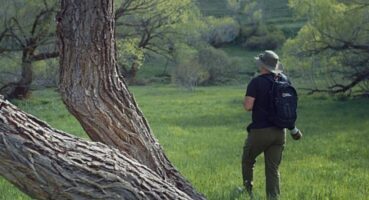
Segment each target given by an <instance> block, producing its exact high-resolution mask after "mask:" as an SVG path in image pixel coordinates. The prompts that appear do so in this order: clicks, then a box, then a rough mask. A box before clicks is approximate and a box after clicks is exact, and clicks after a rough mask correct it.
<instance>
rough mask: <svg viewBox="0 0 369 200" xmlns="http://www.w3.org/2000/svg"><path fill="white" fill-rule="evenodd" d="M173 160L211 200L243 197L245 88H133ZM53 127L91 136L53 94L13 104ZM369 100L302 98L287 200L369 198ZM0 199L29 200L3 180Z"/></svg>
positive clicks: (260, 186)
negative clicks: (299, 131) (240, 189)
mask: <svg viewBox="0 0 369 200" xmlns="http://www.w3.org/2000/svg"><path fill="white" fill-rule="evenodd" d="M246 83H247V80H246V81H245V84H246ZM131 89H132V91H133V93H134V94H135V96H136V99H137V101H138V103H139V105H140V107H141V109H142V110H143V111H144V113H145V116H146V117H147V118H148V120H149V122H150V124H151V127H152V128H153V130H154V133H155V135H156V136H157V137H158V138H159V141H160V143H161V144H162V146H163V147H164V149H165V151H166V153H167V154H168V156H169V158H170V160H171V161H172V162H173V163H174V164H175V165H176V166H177V167H178V169H179V170H180V171H181V172H182V173H183V174H184V175H185V176H186V177H187V178H188V179H189V180H190V181H191V182H192V183H193V184H194V185H195V187H196V188H197V189H198V190H199V191H200V192H202V193H204V194H205V195H206V196H207V197H208V199H210V200H228V199H246V197H245V195H241V196H239V195H238V193H237V192H236V191H237V187H239V186H241V169H240V159H241V153H242V146H243V143H244V140H245V137H246V133H245V126H246V124H247V123H248V122H249V120H250V114H249V113H245V112H244V111H243V109H242V105H241V103H242V99H243V95H244V86H223V87H206V88H197V89H196V90H195V91H193V92H187V91H184V90H181V89H178V88H176V87H173V86H162V85H159V86H145V87H132V88H131ZM14 103H15V104H16V105H18V106H19V107H20V108H22V109H24V110H25V111H27V112H29V113H31V114H34V115H36V116H37V117H39V118H41V119H43V120H46V121H47V122H48V123H49V124H51V125H52V126H54V127H56V128H58V129H62V130H64V131H67V132H70V133H72V134H75V135H78V136H81V137H86V135H85V133H84V131H83V130H82V129H81V127H80V126H79V124H78V123H77V122H76V120H75V119H74V118H73V117H72V116H71V115H70V114H69V113H68V112H67V111H66V109H65V107H64V105H63V104H62V103H61V101H60V97H59V96H58V94H57V93H56V92H54V91H53V90H51V89H49V90H39V91H34V92H33V97H32V98H31V99H29V100H26V101H15V102H14ZM368 110H369V104H368V99H350V100H347V101H339V100H334V99H332V98H327V97H324V96H316V97H312V96H304V95H302V96H301V100H300V106H299V114H300V117H299V120H298V126H299V127H300V128H301V129H302V130H303V131H304V138H303V139H302V140H301V141H298V142H296V141H292V139H291V138H290V137H289V136H288V137H287V146H286V149H285V151H284V159H283V161H282V165H281V169H280V171H281V181H282V183H281V190H282V199H287V200H290V199H291V200H294V199H296V200H302V199H307V200H311V199H317V200H320V199H322V200H323V199H324V200H325V199H334V200H340V199H342V200H347V199H355V200H361V199H363V200H364V199H369V181H368V180H369V170H368V165H369V160H368V158H369V148H368V146H367V141H368V136H369V130H368V127H369V114H368V112H367V111H368ZM255 190H256V194H257V197H258V198H257V199H265V195H264V167H263V157H262V156H261V157H259V159H258V162H257V166H256V172H255ZM0 199H1V200H17V199H22V200H23V199H29V198H28V197H27V196H26V195H24V194H22V193H21V192H19V191H18V190H17V189H16V188H15V187H13V186H12V185H11V184H9V183H8V182H7V181H5V180H3V179H0Z"/></svg>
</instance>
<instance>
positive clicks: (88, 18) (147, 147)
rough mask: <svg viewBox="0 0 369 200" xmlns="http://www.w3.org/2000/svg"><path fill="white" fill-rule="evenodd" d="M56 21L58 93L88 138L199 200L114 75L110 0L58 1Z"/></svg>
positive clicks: (130, 96)
mask: <svg viewBox="0 0 369 200" xmlns="http://www.w3.org/2000/svg"><path fill="white" fill-rule="evenodd" d="M57 21H58V27H57V34H58V38H59V48H60V92H61V94H62V97H63V101H64V103H65V104H66V106H67V108H68V110H69V111H70V112H71V113H72V114H73V115H74V116H75V117H76V118H77V119H78V120H79V122H80V123H81V125H82V127H83V128H84V129H85V131H86V132H87V134H88V135H89V136H90V137H91V139H92V140H94V141H100V142H103V143H105V144H108V145H110V146H113V147H116V148H118V149H120V150H121V151H122V152H125V153H127V154H128V155H130V156H132V157H133V158H135V159H136V160H138V162H140V163H141V164H143V165H145V166H147V167H148V168H150V169H151V170H153V171H155V172H156V173H157V174H158V175H159V176H160V177H162V178H163V179H164V180H166V181H168V182H170V183H172V184H174V185H175V186H176V187H177V188H178V189H180V190H181V191H184V192H185V193H187V194H188V195H189V196H190V197H192V198H193V199H204V197H203V196H202V195H201V194H199V193H197V192H196V191H195V189H194V188H193V187H192V186H191V184H190V183H189V182H188V181H186V180H185V179H184V178H183V177H182V176H181V175H180V173H179V172H178V171H177V170H176V169H175V168H174V167H173V165H172V164H171V163H170V162H169V160H168V159H167V157H166V156H165V154H164V152H163V150H162V148H161V146H160V145H159V143H158V141H157V140H156V139H155V138H154V136H153V134H152V131H151V129H150V127H149V125H148V123H147V121H146V120H145V118H144V116H143V114H142V112H141V111H140V109H139V108H138V106H137V104H136V102H135V100H134V98H133V96H132V94H131V93H130V92H129V91H128V89H127V86H126V84H125V83H124V81H123V79H122V78H121V76H120V75H119V72H118V68H117V64H116V60H115V52H114V51H115V48H114V45H115V41H114V28H115V27H114V15H113V0H96V1H90V0H62V1H61V11H60V12H59V14H58V16H57Z"/></svg>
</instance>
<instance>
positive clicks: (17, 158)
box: [0, 96, 191, 200]
mask: <svg viewBox="0 0 369 200" xmlns="http://www.w3.org/2000/svg"><path fill="white" fill-rule="evenodd" d="M0 175H2V176H4V177H5V178H6V179H7V180H9V181H10V182H11V183H13V184H14V185H15V186H17V187H18V188H19V189H21V190H22V191H23V192H25V193H26V194H28V195H30V196H31V197H33V198H36V199H53V200H59V199H60V200H67V199H78V200H80V199H86V200H90V199H112V200H113V199H117V200H118V199H119V200H122V199H130V200H136V199H142V200H146V199H155V200H162V199H163V200H165V199H167V200H172V199H191V198H190V197H189V196H188V195H187V194H185V193H183V192H182V191H180V190H178V189H177V188H176V187H175V186H173V185H172V184H169V183H167V182H165V181H164V180H163V179H162V178H161V177H159V176H158V175H157V174H156V173H155V172H153V171H152V170H150V169H149V168H147V167H146V166H144V165H142V164H140V163H138V162H137V161H136V160H134V159H132V158H130V156H129V155H126V154H124V153H122V152H121V151H119V150H118V149H115V148H111V147H109V146H107V145H104V144H101V143H96V142H88V141H84V140H80V139H78V138H75V137H73V136H71V135H69V134H67V133H63V132H61V131H58V130H55V129H52V128H51V127H49V126H48V125H47V124H45V123H44V122H42V121H40V120H38V119H36V118H35V117H33V116H31V115H28V114H26V113H24V112H22V111H20V110H19V109H17V108H16V107H15V106H13V105H11V104H10V103H9V102H7V101H4V100H3V99H2V98H1V96H0Z"/></svg>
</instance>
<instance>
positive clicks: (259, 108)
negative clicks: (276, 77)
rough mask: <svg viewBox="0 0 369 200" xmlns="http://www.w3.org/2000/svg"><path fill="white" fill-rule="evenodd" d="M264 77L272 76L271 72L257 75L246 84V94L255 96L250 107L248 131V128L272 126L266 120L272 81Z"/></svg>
mask: <svg viewBox="0 0 369 200" xmlns="http://www.w3.org/2000/svg"><path fill="white" fill-rule="evenodd" d="M263 76H264V77H263ZM268 76H269V77H268ZM266 78H273V74H263V75H259V76H257V77H255V78H253V79H252V80H251V81H250V83H249V85H248V86H247V91H246V96H249V97H254V98H255V102H254V107H253V109H252V122H251V124H250V125H249V126H248V127H247V130H248V131H249V130H250V129H261V128H268V127H273V126H274V125H273V123H272V122H270V121H269V120H268V110H269V105H270V96H269V91H270V90H271V89H272V84H273V83H272V82H271V81H269V80H268V79H266Z"/></svg>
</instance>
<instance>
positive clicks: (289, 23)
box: [197, 0, 304, 33]
mask: <svg viewBox="0 0 369 200" xmlns="http://www.w3.org/2000/svg"><path fill="white" fill-rule="evenodd" d="M197 2H198V6H199V7H200V9H201V11H202V13H203V14H204V15H206V16H216V17H224V16H229V15H231V14H232V12H231V10H230V9H229V8H228V6H227V0H197ZM257 2H258V4H259V7H260V8H261V10H262V13H263V18H264V20H265V21H266V22H267V23H268V24H271V25H274V26H277V27H279V28H281V29H284V31H285V32H294V33H296V32H297V30H299V29H300V28H301V27H302V25H303V24H304V21H301V20H296V19H295V18H294V16H293V12H292V10H291V9H290V8H289V7H288V0H272V1H271V0H258V1H257Z"/></svg>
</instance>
